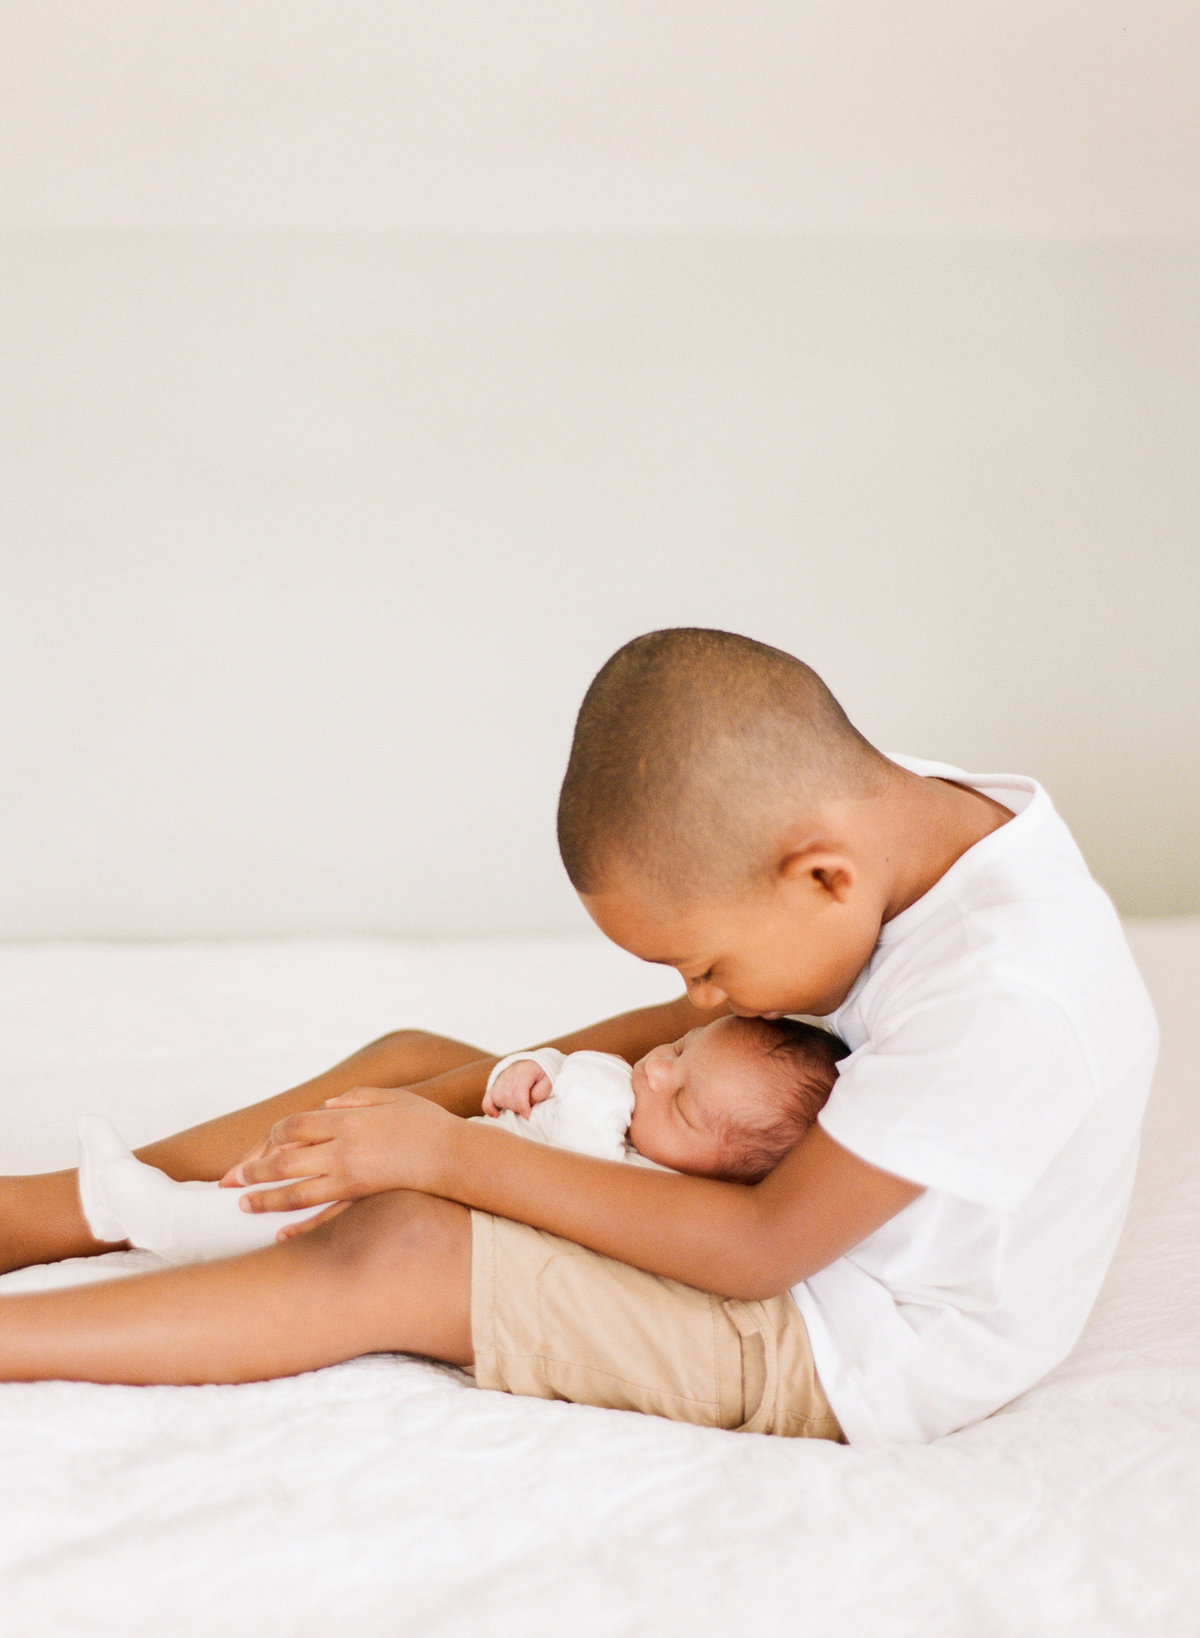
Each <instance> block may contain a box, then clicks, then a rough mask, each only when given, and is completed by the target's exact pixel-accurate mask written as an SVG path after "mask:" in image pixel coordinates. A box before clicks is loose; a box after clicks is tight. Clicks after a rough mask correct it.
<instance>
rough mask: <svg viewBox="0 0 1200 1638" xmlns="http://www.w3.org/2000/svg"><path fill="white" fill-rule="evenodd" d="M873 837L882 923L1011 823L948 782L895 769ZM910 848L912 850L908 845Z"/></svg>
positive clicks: (987, 802)
mask: <svg viewBox="0 0 1200 1638" xmlns="http://www.w3.org/2000/svg"><path fill="white" fill-rule="evenodd" d="M896 773H897V775H898V777H897V778H896V779H895V780H894V781H893V782H892V784H891V788H890V789H889V791H888V793H887V794H886V795H885V796H884V797H883V798H882V801H883V803H884V809H885V814H886V818H885V823H884V825H883V826H882V827H881V829H880V830H879V831H877V832H876V835H875V840H876V843H877V845H878V863H879V868H880V871H881V874H882V876H883V880H884V883H885V888H886V892H885V904H886V908H885V910H884V916H883V919H884V921H885V922H888V921H890V920H891V919H892V917H893V916H898V915H899V914H900V912H901V911H902V910H907V909H908V907H909V906H910V905H912V904H915V903H916V902H917V900H918V899H920V898H923V897H924V896H925V894H926V893H928V892H929V890H930V888H931V887H933V886H934V885H935V883H937V882H939V881H941V879H942V877H943V876H944V875H945V874H946V872H947V871H948V870H949V869H950V867H951V865H953V864H955V863H956V862H957V861H958V860H959V859H961V858H962V856H963V854H964V853H966V852H967V851H968V850H969V849H970V848H973V847H974V846H975V844H976V842H981V841H982V840H983V838H984V837H985V836H990V835H991V834H992V832H993V831H995V830H999V829H1000V827H1001V826H1002V825H1005V824H1007V823H1008V821H1009V820H1010V819H1011V818H1012V817H1013V814H1012V811H1011V809H1009V808H1006V807H1004V806H1003V804H1002V803H1000V802H996V801H994V800H993V799H992V798H991V797H990V796H985V795H984V794H983V792H982V791H977V790H973V789H972V788H971V787H970V786H968V785H959V784H956V783H955V782H954V781H953V780H950V779H942V778H940V777H927V776H924V775H921V774H914V773H910V772H909V771H908V769H907V768H897V769H896ZM914 844H915V845H914Z"/></svg>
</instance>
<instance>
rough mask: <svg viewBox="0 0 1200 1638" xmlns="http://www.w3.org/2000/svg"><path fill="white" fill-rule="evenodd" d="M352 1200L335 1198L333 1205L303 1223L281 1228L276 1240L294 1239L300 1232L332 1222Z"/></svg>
mask: <svg viewBox="0 0 1200 1638" xmlns="http://www.w3.org/2000/svg"><path fill="white" fill-rule="evenodd" d="M350 1204H351V1202H350V1201H349V1200H335V1201H334V1203H333V1205H332V1206H326V1208H325V1210H324V1211H319V1212H318V1213H317V1215H316V1216H315V1217H306V1218H305V1219H304V1221H303V1222H302V1223H289V1224H288V1225H287V1227H286V1228H281V1229H280V1231H279V1233H278V1234H277V1235H276V1236H275V1238H276V1240H281V1241H282V1240H294V1239H295V1238H296V1236H297V1235H299V1234H307V1233H308V1232H309V1230H310V1229H315V1228H320V1226H321V1224H322V1223H331V1222H332V1221H333V1219H334V1218H335V1217H338V1216H340V1215H341V1213H342V1212H344V1211H345V1210H346V1207H347V1206H349V1205H350Z"/></svg>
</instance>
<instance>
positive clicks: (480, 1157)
mask: <svg viewBox="0 0 1200 1638" xmlns="http://www.w3.org/2000/svg"><path fill="white" fill-rule="evenodd" d="M370 1096H371V1094H369V1093H364V1094H363V1098H364V1100H365V1099H366V1098H368V1097H370ZM272 1136H273V1138H274V1141H275V1145H276V1146H275V1147H273V1148H272V1149H270V1150H269V1151H268V1153H267V1154H266V1155H265V1156H264V1157H263V1158H262V1159H261V1160H259V1161H257V1162H254V1163H252V1164H251V1165H249V1166H247V1168H246V1173H245V1176H246V1181H247V1182H256V1183H257V1182H269V1181H283V1180H285V1179H288V1178H300V1177H306V1178H307V1179H308V1180H309V1181H306V1182H296V1183H290V1184H287V1185H286V1186H284V1187H282V1188H276V1189H270V1190H266V1191H264V1192H263V1193H261V1194H258V1195H254V1196H249V1197H248V1198H249V1199H250V1200H251V1201H252V1202H253V1204H252V1207H251V1209H253V1210H256V1211H259V1210H265V1211H281V1210H286V1209H288V1208H290V1207H295V1206H300V1205H309V1204H316V1203H318V1202H319V1201H321V1200H338V1199H340V1200H347V1199H354V1198H356V1197H358V1196H361V1195H364V1194H372V1193H376V1192H378V1191H379V1190H382V1189H388V1188H415V1189H420V1190H423V1191H424V1192H425V1193H427V1194H438V1195H442V1196H444V1197H445V1198H447V1199H450V1200H458V1201H461V1202H462V1203H463V1204H464V1205H467V1206H474V1207H477V1208H478V1209H479V1210H481V1211H488V1212H492V1213H493V1214H495V1215H497V1216H500V1217H511V1218H515V1219H516V1220H517V1221H519V1222H523V1223H531V1224H532V1225H533V1226H534V1227H536V1228H542V1229H547V1230H549V1231H550V1232H551V1233H552V1234H558V1235H561V1236H562V1237H563V1238H564V1239H568V1240H574V1241H575V1242H576V1243H577V1244H579V1245H584V1246H589V1247H590V1248H591V1249H592V1250H593V1251H599V1252H602V1253H604V1254H605V1255H606V1256H609V1257H615V1258H617V1259H618V1260H620V1261H621V1262H626V1263H632V1264H633V1265H634V1266H635V1267H638V1268H644V1269H647V1270H648V1271H649V1272H651V1273H654V1274H664V1275H667V1276H668V1277H669V1278H671V1279H676V1280H681V1281H682V1282H683V1283H684V1284H686V1285H694V1286H698V1287H699V1288H700V1289H701V1290H704V1291H714V1292H716V1293H717V1294H718V1295H720V1296H726V1297H740V1298H742V1299H743V1300H745V1301H756V1300H761V1299H763V1298H766V1297H772V1296H777V1295H778V1294H779V1293H780V1292H782V1291H785V1290H787V1288H788V1287H789V1286H791V1285H794V1284H796V1283H797V1281H799V1280H803V1279H806V1278H807V1277H808V1276H809V1275H810V1274H815V1273H816V1271H817V1270H818V1269H820V1268H824V1267H825V1266H826V1264H827V1263H831V1262H833V1261H834V1260H835V1259H836V1258H837V1257H840V1256H842V1255H843V1254H844V1253H845V1252H847V1251H849V1250H850V1249H851V1248H852V1247H853V1246H855V1245H857V1244H858V1243H859V1241H860V1240H863V1239H865V1238H866V1236H867V1235H868V1234H870V1233H872V1232H873V1230H875V1229H876V1228H878V1227H880V1226H881V1225H882V1224H883V1223H886V1222H887V1220H888V1219H889V1218H890V1217H894V1216H895V1215H896V1213H897V1212H898V1211H901V1210H902V1209H903V1208H904V1207H905V1206H907V1205H908V1204H909V1203H910V1201H912V1200H914V1199H915V1198H916V1197H917V1195H919V1194H920V1193H921V1188H920V1186H919V1185H918V1184H914V1183H909V1182H907V1181H906V1180H904V1179H903V1178H899V1177H894V1176H892V1174H891V1173H889V1172H884V1171H880V1170H879V1168H878V1167H875V1166H871V1165H868V1164H867V1162H866V1161H863V1160H859V1159H858V1158H857V1157H856V1156H855V1155H852V1154H851V1153H850V1152H849V1151H848V1150H846V1149H843V1148H842V1147H841V1145H840V1144H838V1143H835V1142H834V1140H833V1139H832V1138H831V1137H829V1136H828V1135H827V1134H826V1133H825V1132H824V1131H823V1130H822V1128H821V1127H820V1126H813V1127H812V1128H811V1129H810V1130H809V1132H808V1133H807V1134H806V1136H805V1137H804V1139H803V1140H802V1141H801V1142H800V1143H799V1144H798V1145H797V1147H796V1148H795V1149H793V1150H792V1152H791V1153H790V1154H788V1155H786V1156H785V1157H784V1159H783V1160H782V1161H781V1162H780V1163H779V1165H778V1166H777V1167H776V1168H775V1170H774V1171H773V1172H772V1173H771V1174H770V1175H769V1176H768V1177H765V1178H764V1179H763V1180H762V1182H761V1183H756V1184H743V1183H721V1182H716V1181H714V1180H713V1179H710V1178H701V1177H687V1176H682V1175H680V1174H678V1173H668V1172H656V1171H649V1170H647V1169H645V1168H643V1167H640V1166H626V1165H622V1164H620V1163H617V1162H613V1161H604V1160H593V1159H591V1158H589V1157H587V1156H584V1155H578V1154H571V1153H568V1152H566V1151H564V1150H561V1149H554V1148H550V1147H548V1146H544V1145H542V1144H534V1143H526V1142H523V1141H522V1139H521V1138H519V1137H514V1136H513V1135H512V1134H510V1133H507V1132H503V1131H498V1130H496V1129H495V1128H494V1127H491V1126H479V1125H472V1124H468V1123H467V1122H465V1121H459V1120H453V1119H449V1118H447V1116H446V1115H445V1114H444V1113H443V1112H442V1111H440V1110H438V1109H435V1108H433V1107H431V1105H430V1104H429V1103H428V1102H425V1101H423V1100H422V1099H421V1098H419V1097H409V1096H405V1095H404V1094H402V1095H401V1097H400V1098H399V1099H398V1100H396V1101H389V1102H387V1103H382V1104H370V1103H366V1102H364V1103H363V1104H362V1105H361V1106H357V1107H349V1106H343V1107H339V1108H334V1109H328V1110H315V1111H313V1112H312V1113H311V1114H308V1115H296V1116H293V1117H291V1118H290V1119H288V1120H286V1121H283V1122H281V1123H280V1125H279V1126H278V1127H276V1129H275V1131H274V1133H273V1134H272ZM282 1145H296V1146H297V1147H281V1146H282Z"/></svg>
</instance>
